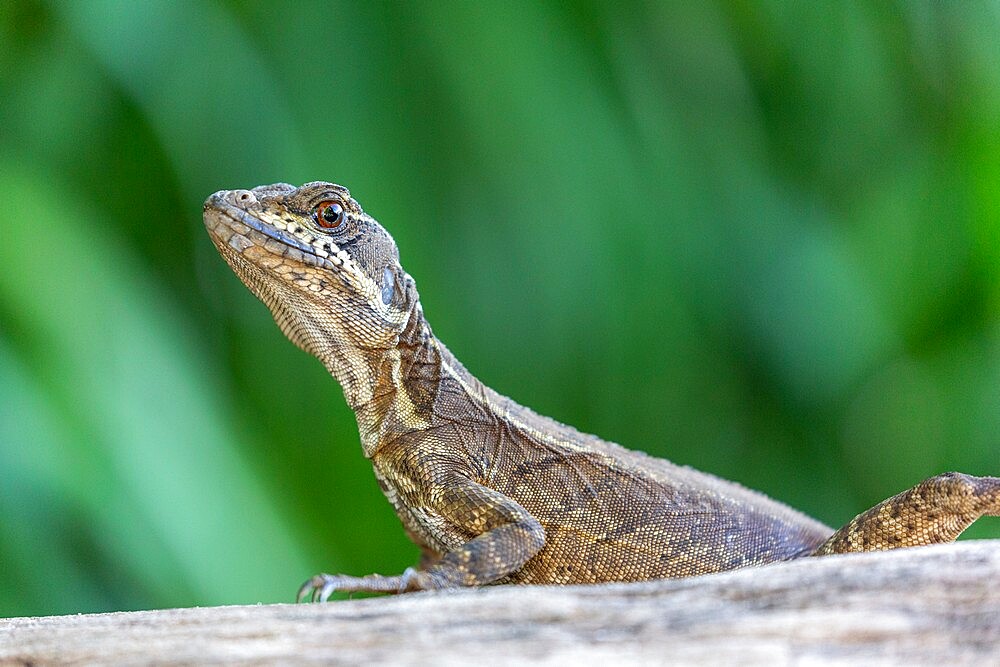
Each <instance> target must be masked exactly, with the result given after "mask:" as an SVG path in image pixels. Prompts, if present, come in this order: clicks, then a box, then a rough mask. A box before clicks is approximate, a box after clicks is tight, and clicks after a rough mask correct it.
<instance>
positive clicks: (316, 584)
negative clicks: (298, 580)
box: [295, 574, 332, 602]
mask: <svg viewBox="0 0 1000 667" xmlns="http://www.w3.org/2000/svg"><path fill="white" fill-rule="evenodd" d="M331 578H332V577H330V575H329V574H317V575H316V576H315V577H310V578H309V579H308V580H307V581H306V582H305V583H304V584H302V585H301V586H300V587H299V592H298V593H297V594H296V595H295V601H296V602H303V601H304V600H305V599H306V598H308V599H309V601H310V602H316V593H317V591H319V590H321V589H323V588H325V587H326V585H327V581H328V580H329V579H331ZM327 597H329V593H327ZM323 599H324V600H325V599H326V598H323Z"/></svg>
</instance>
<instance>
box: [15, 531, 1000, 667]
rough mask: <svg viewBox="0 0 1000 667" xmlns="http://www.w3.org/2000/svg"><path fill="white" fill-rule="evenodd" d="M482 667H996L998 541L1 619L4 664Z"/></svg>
mask: <svg viewBox="0 0 1000 667" xmlns="http://www.w3.org/2000/svg"><path fill="white" fill-rule="evenodd" d="M293 583H294V582H293ZM470 660H471V661H475V662H476V663H481V664H483V665H493V664H513V663H521V662H523V661H525V660H529V661H534V662H544V663H549V664H567V663H572V664H594V663H603V664H606V665H610V664H619V663H622V662H630V663H633V664H635V663H638V664H649V663H654V664H655V663H664V662H669V663H671V664H678V663H681V664H686V663H711V664H734V665H735V664H740V665H743V664H767V665H776V664H777V665H780V664H789V663H793V664H802V663H805V664H814V663H817V662H818V663H826V662H832V663H839V664H851V665H869V664H898V663H905V664H910V665H912V664H939V665H955V664H970V665H971V664H976V665H997V664H1000V541H998V540H992V541H980V542H963V543H959V544H953V545H946V546H936V547H925V548H919V549H908V550H900V551H896V552H889V553H882V554H861V555H853V556H831V557H826V558H816V559H804V560H799V561H795V562H791V563H784V564H780V565H772V566H769V567H764V568H756V569H747V570H741V571H737V572H730V573H726V574H722V575H712V576H706V577H696V578H691V579H683V580H674V581H656V582H647V583H640V584H616V585H607V586H579V587H494V588H484V589H478V590H463V591H450V592H438V593H414V594H409V595H404V596H399V597H385V598H369V599H365V600H353V601H338V602H333V603H328V604H311V605H286V604H279V605H261V606H252V607H214V608H197V609H168V610H162V611H143V612H130V613H114V614H94V615H80V616H52V617H43V618H14V619H7V620H0V664H28V663H32V664H39V663H41V664H45V663H69V664H87V665H90V664H116V665H120V664H136V663H149V662H155V663H160V664H211V663H252V664H303V663H309V662H322V663H326V664H359V663H373V662H374V663H386V662H393V663H405V664H434V665H453V664H468V663H469V661H470Z"/></svg>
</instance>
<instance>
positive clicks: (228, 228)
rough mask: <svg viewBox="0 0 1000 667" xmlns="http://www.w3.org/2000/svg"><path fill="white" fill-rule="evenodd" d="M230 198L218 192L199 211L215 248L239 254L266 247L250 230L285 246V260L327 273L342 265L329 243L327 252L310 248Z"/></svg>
mask: <svg viewBox="0 0 1000 667" xmlns="http://www.w3.org/2000/svg"><path fill="white" fill-rule="evenodd" d="M232 196H233V193H232V192H231V191H229V190H220V191H219V192H216V193H215V194H213V195H212V196H210V197H209V198H208V199H207V200H205V204H204V206H203V207H202V211H203V216H204V219H205V226H206V227H207V228H208V232H209V234H210V235H211V236H212V238H213V239H214V240H215V241H216V243H217V244H218V245H228V246H231V247H232V248H233V249H234V250H236V251H237V252H239V253H242V252H243V251H244V250H246V248H248V247H249V246H251V245H258V246H262V247H265V246H264V243H263V242H259V241H255V240H254V239H252V238H250V237H249V236H248V231H249V230H251V229H252V230H254V231H256V232H259V233H260V234H263V235H264V236H266V237H267V238H270V239H274V240H275V241H277V242H278V243H281V244H282V245H283V246H285V247H286V248H287V249H288V250H289V251H290V252H291V254H290V255H286V256H289V257H290V258H291V259H294V260H297V261H300V262H302V263H304V264H311V265H313V266H317V267H321V268H325V269H330V270H335V269H337V268H338V266H339V265H340V264H341V262H340V261H337V260H338V259H339V258H338V257H337V255H338V253H339V248H337V247H336V246H335V245H334V244H333V243H328V245H329V246H330V251H329V252H328V251H326V250H323V249H320V248H316V247H314V246H311V245H309V244H308V243H305V242H304V241H301V240H299V239H297V238H295V237H294V236H292V235H290V234H288V233H287V232H285V231H282V230H280V229H278V228H277V227H274V226H273V225H271V224H269V223H267V222H265V221H263V220H261V219H259V218H257V217H255V216H254V215H253V214H252V213H251V212H249V211H247V210H246V209H244V208H242V207H240V206H238V205H236V204H233V203H232V202H231V201H230V197H232ZM295 251H298V252H295ZM324 255H326V256H325V257H324Z"/></svg>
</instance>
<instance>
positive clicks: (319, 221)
mask: <svg viewBox="0 0 1000 667" xmlns="http://www.w3.org/2000/svg"><path fill="white" fill-rule="evenodd" d="M204 219H205V225H206V226H207V228H208V232H209V234H210V236H211V238H212V240H213V241H214V243H215V245H216V247H217V248H218V250H219V252H220V253H221V254H222V257H223V258H224V259H225V260H226V262H228V263H229V265H230V266H231V267H232V269H233V270H234V271H235V272H236V275H237V276H239V278H240V279H241V280H242V281H243V282H244V283H245V284H246V286H247V287H248V288H249V289H250V291H251V292H253V293H254V294H255V295H256V296H257V297H258V298H260V300H261V301H263V302H264V303H265V304H266V305H267V307H268V308H270V310H271V313H272V314H273V315H274V319H275V321H276V322H277V324H278V326H279V327H281V330H282V331H283V332H284V333H285V335H287V336H288V338H289V339H291V341H292V342H293V343H295V344H296V345H298V346H299V347H301V348H302V349H303V350H305V351H307V352H309V353H311V354H313V355H315V356H316V357H317V358H319V360H320V361H321V362H322V363H323V364H324V365H325V366H326V368H327V369H328V370H329V371H330V373H331V374H332V375H333V376H334V377H335V378H336V379H337V380H338V381H339V382H340V385H341V386H342V388H343V390H344V394H345V396H346V398H347V402H348V404H349V405H350V407H351V408H352V409H353V410H354V412H355V414H356V416H357V421H358V428H359V431H360V435H361V446H362V448H363V450H364V455H365V456H366V457H368V458H369V459H370V460H371V463H372V466H373V467H374V469H375V476H376V478H377V480H378V483H379V485H380V487H381V488H382V491H383V492H384V493H385V495H386V497H387V498H388V499H389V501H390V502H391V503H392V505H393V507H394V508H395V509H396V512H397V514H398V515H399V518H400V519H401V520H402V523H403V526H404V527H405V529H406V531H407V533H408V534H409V536H410V538H411V539H412V540H413V541H414V542H416V544H417V545H418V546H419V547H420V549H421V551H422V554H423V557H422V559H421V563H420V565H419V567H417V568H410V569H407V570H406V571H405V572H404V573H403V574H401V575H396V576H382V575H378V574H370V575H367V576H362V577H354V576H347V575H329V574H320V575H317V576H315V577H313V578H312V579H310V580H309V581H307V582H306V583H305V584H304V585H303V586H302V588H301V589H300V591H299V599H300V600H302V599H304V598H311V599H314V600H317V599H318V600H326V599H327V597H328V596H329V595H330V594H331V593H332V592H333V591H368V592H383V593H398V592H405V591H416V590H425V589H435V588H446V587H455V586H477V585H483V584H496V583H516V584H556V583H558V584H572V583H596V582H608V581H635V580H642V579H653V578H661V577H683V576H688V575H696V574H703V573H709V572H719V571H723V570H731V569H734V568H740V567H746V566H750V565H760V564H764V563H770V562H774V561H781V560H788V559H794V558H800V557H804V556H816V555H823V554H833V553H845V552H852V551H872V550H881V549H892V548H896V547H906V546H914V545H922V544H931V543H937V542H948V541H951V540H954V539H955V538H956V537H957V536H958V535H959V533H961V532H962V531H963V530H964V529H965V528H966V527H967V526H968V525H969V524H971V523H972V522H973V521H975V520H976V519H977V518H979V517H980V516H983V515H993V516H995V515H998V514H1000V478H996V477H972V476H968V475H963V474H959V473H947V474H943V475H938V476H936V477H932V478H930V479H927V480H925V481H924V482H921V483H920V484H918V485H917V486H915V487H913V488H911V489H909V490H908V491H904V492H903V493H901V494H899V495H897V496H894V497H892V498H889V499H888V500H886V501H884V502H882V503H881V504H879V505H877V506H875V507H874V508H872V509H870V510H868V511H867V512H864V513H863V514H861V515H859V516H857V517H855V518H854V519H853V520H852V521H851V522H850V523H848V524H847V525H846V526H844V527H843V528H841V529H840V530H838V531H836V532H834V531H833V530H832V529H830V528H828V527H827V526H825V525H823V524H821V523H819V522H817V521H815V520H813V519H811V518H809V517H807V516H805V515H803V514H801V513H799V512H797V511H795V510H793V509H791V508H790V507H787V506H785V505H783V504H781V503H778V502H776V501H774V500H771V499H770V498H768V497H766V496H764V495H763V494H760V493H757V492H754V491H751V490H749V489H746V488H744V487H742V486H739V485H738V484H735V483H733V482H728V481H725V480H722V479H719V478H717V477H714V476H712V475H709V474H706V473H703V472H699V471H697V470H693V469H691V468H687V467H683V466H679V465H675V464H673V463H670V462H668V461H665V460H662V459H659V458H654V457H651V456H647V455H645V454H642V453H640V452H636V451H631V450H628V449H625V448H623V447H620V446H619V445H616V444H613V443H610V442H606V441H604V440H601V439H599V438H597V437H595V436H592V435H586V434H584V433H580V432H579V431H577V430H575V429H573V428H571V427H569V426H565V425H563V424H561V423H558V422H556V421H554V420H552V419H549V418H547V417H543V416H541V415H538V414H536V413H534V412H532V411H531V410H529V409H527V408H525V407H522V406H520V405H518V404H517V403H515V402H514V401H512V400H510V399H509V398H506V397H504V396H501V395H500V394H498V393H496V392H495V391H493V390H492V389H490V388H489V387H486V386H484V385H483V384H482V383H481V382H479V381H478V380H477V379H476V378H475V377H474V376H473V375H472V374H471V373H469V372H468V371H467V370H466V369H465V368H464V367H463V366H462V364H460V363H459V362H458V360H457V359H455V357H454V356H453V355H452V354H451V353H450V352H449V351H448V349H447V348H446V347H445V346H444V345H443V344H442V343H441V342H440V341H439V340H438V339H437V338H435V336H434V334H433V333H432V332H431V328H430V326H429V325H428V323H427V320H426V319H425V318H424V313H423V309H422V308H421V305H420V300H419V297H418V295H417V289H416V286H415V284H414V281H413V279H412V278H411V277H410V276H409V274H407V273H406V271H405V270H404V269H403V267H402V266H401V265H400V263H399V253H398V251H397V249H396V243H395V242H394V241H393V238H392V237H391V236H390V235H389V233H388V232H386V230H385V229H384V228H383V227H382V226H381V225H379V223H378V222H376V221H375V220H374V219H373V218H372V217H371V216H369V215H367V214H366V213H365V212H364V211H363V210H362V209H361V206H360V205H358V203H357V201H355V200H354V199H353V198H352V197H351V195H350V193H349V192H348V190H347V189H346V188H344V187H342V186H339V185H334V184H332V183H323V182H315V183H307V184H305V185H303V186H302V187H299V188H296V187H293V186H291V185H287V184H284V183H278V184H275V185H265V186H260V187H257V188H254V189H253V190H229V191H226V190H223V191H220V192H217V193H215V194H214V195H212V196H211V197H209V199H208V200H207V201H206V202H205V206H204Z"/></svg>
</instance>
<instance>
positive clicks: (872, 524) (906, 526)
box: [813, 472, 1000, 556]
mask: <svg viewBox="0 0 1000 667" xmlns="http://www.w3.org/2000/svg"><path fill="white" fill-rule="evenodd" d="M981 516H1000V477H972V476H971V475H963V474H961V473H957V472H948V473H945V474H943V475H938V476H936V477H931V478H930V479H926V480H924V481H923V482H921V483H920V484H917V485H916V486H915V487H913V488H912V489H909V490H907V491H904V492H903V493H900V494H899V495H896V496H893V497H892V498H889V499H888V500H885V501H883V502H881V503H879V504H878V505H876V506H875V507H873V508H871V509H870V510H868V511H867V512H865V513H863V514H859V515H858V516H856V517H855V518H854V520H852V521H851V522H850V523H849V524H847V525H846V526H844V527H843V528H841V529H840V530H838V531H837V532H836V533H834V534H833V536H832V537H830V539H829V540H827V541H826V542H825V543H824V544H823V545H822V546H821V547H820V548H819V549H817V550H816V551H815V552H814V554H813V555H816V556H822V555H826V554H835V553H848V552H852V551H883V550H886V549H896V548H899V547H913V546H920V545H925V544H940V543H942V542H951V541H952V540H954V539H955V538H956V537H958V536H959V535H960V534H961V533H962V531H963V530H965V529H966V528H968V527H969V525H970V524H971V523H972V522H973V521H975V520H976V519H978V518H979V517H981Z"/></svg>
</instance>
